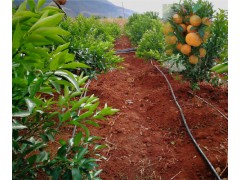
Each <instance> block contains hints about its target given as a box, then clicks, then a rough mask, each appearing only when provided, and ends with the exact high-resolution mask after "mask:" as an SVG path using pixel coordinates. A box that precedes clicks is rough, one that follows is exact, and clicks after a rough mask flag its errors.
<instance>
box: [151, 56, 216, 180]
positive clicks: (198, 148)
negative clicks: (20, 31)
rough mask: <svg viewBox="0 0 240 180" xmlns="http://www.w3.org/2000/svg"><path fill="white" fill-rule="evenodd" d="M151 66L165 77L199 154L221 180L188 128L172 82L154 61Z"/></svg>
mask: <svg viewBox="0 0 240 180" xmlns="http://www.w3.org/2000/svg"><path fill="white" fill-rule="evenodd" d="M151 64H152V66H154V67H155V68H156V69H157V70H158V71H159V72H160V73H161V74H162V75H163V77H164V78H165V80H166V81H167V83H168V86H169V89H170V91H171V94H172V97H173V99H174V101H175V103H176V105H177V107H178V109H179V111H180V113H181V116H182V120H183V123H184V125H185V127H186V129H187V132H188V134H189V136H190V138H191V140H192V141H193V143H194V145H195V147H196V148H197V150H198V151H199V153H200V154H201V156H202V157H203V159H204V160H205V161H206V162H207V164H208V165H209V167H210V168H211V170H212V172H213V174H214V175H215V177H216V178H217V179H218V180H221V178H220V176H219V175H218V173H217V172H216V170H215V169H214V167H213V165H212V164H211V162H210V161H209V160H208V158H207V156H206V155H205V154H204V152H203V151H202V149H201V148H200V147H199V145H198V144H197V142H196V140H195V138H194V137H193V135H192V133H191V131H190V129H189V127H188V124H187V122H186V119H185V116H184V114H183V111H182V108H181V106H180V105H179V103H178V101H177V98H176V96H175V94H174V92H173V89H172V86H171V84H170V82H169V81H168V79H167V77H166V75H165V74H164V73H163V72H162V71H161V70H160V69H159V68H158V67H157V66H156V65H153V62H152V60H151Z"/></svg>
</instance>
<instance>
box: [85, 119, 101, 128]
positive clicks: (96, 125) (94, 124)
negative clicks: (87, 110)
mask: <svg viewBox="0 0 240 180" xmlns="http://www.w3.org/2000/svg"><path fill="white" fill-rule="evenodd" d="M85 123H87V124H90V125H93V126H94V127H99V124H98V123H96V122H94V121H91V120H86V121H85Z"/></svg>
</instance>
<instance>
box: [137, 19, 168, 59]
mask: <svg viewBox="0 0 240 180" xmlns="http://www.w3.org/2000/svg"><path fill="white" fill-rule="evenodd" d="M164 51H165V49H164V36H163V33H162V25H161V23H160V22H159V21H158V20H155V25H154V27H153V28H152V29H151V30H147V31H146V32H145V33H144V34H143V37H142V38H141V40H140V42H139V44H138V48H137V52H136V54H137V56H138V57H142V58H145V59H156V60H160V59H162V57H163V53H164Z"/></svg>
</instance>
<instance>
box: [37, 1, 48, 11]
mask: <svg viewBox="0 0 240 180" xmlns="http://www.w3.org/2000/svg"><path fill="white" fill-rule="evenodd" d="M45 3H46V0H38V4H37V10H39V9H40V8H41V7H42V5H43V4H45Z"/></svg>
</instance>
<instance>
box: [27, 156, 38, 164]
mask: <svg viewBox="0 0 240 180" xmlns="http://www.w3.org/2000/svg"><path fill="white" fill-rule="evenodd" d="M36 159H37V155H36V154H34V155H32V156H30V157H29V158H27V161H28V163H29V164H30V165H32V164H34V163H35V161H36Z"/></svg>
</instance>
